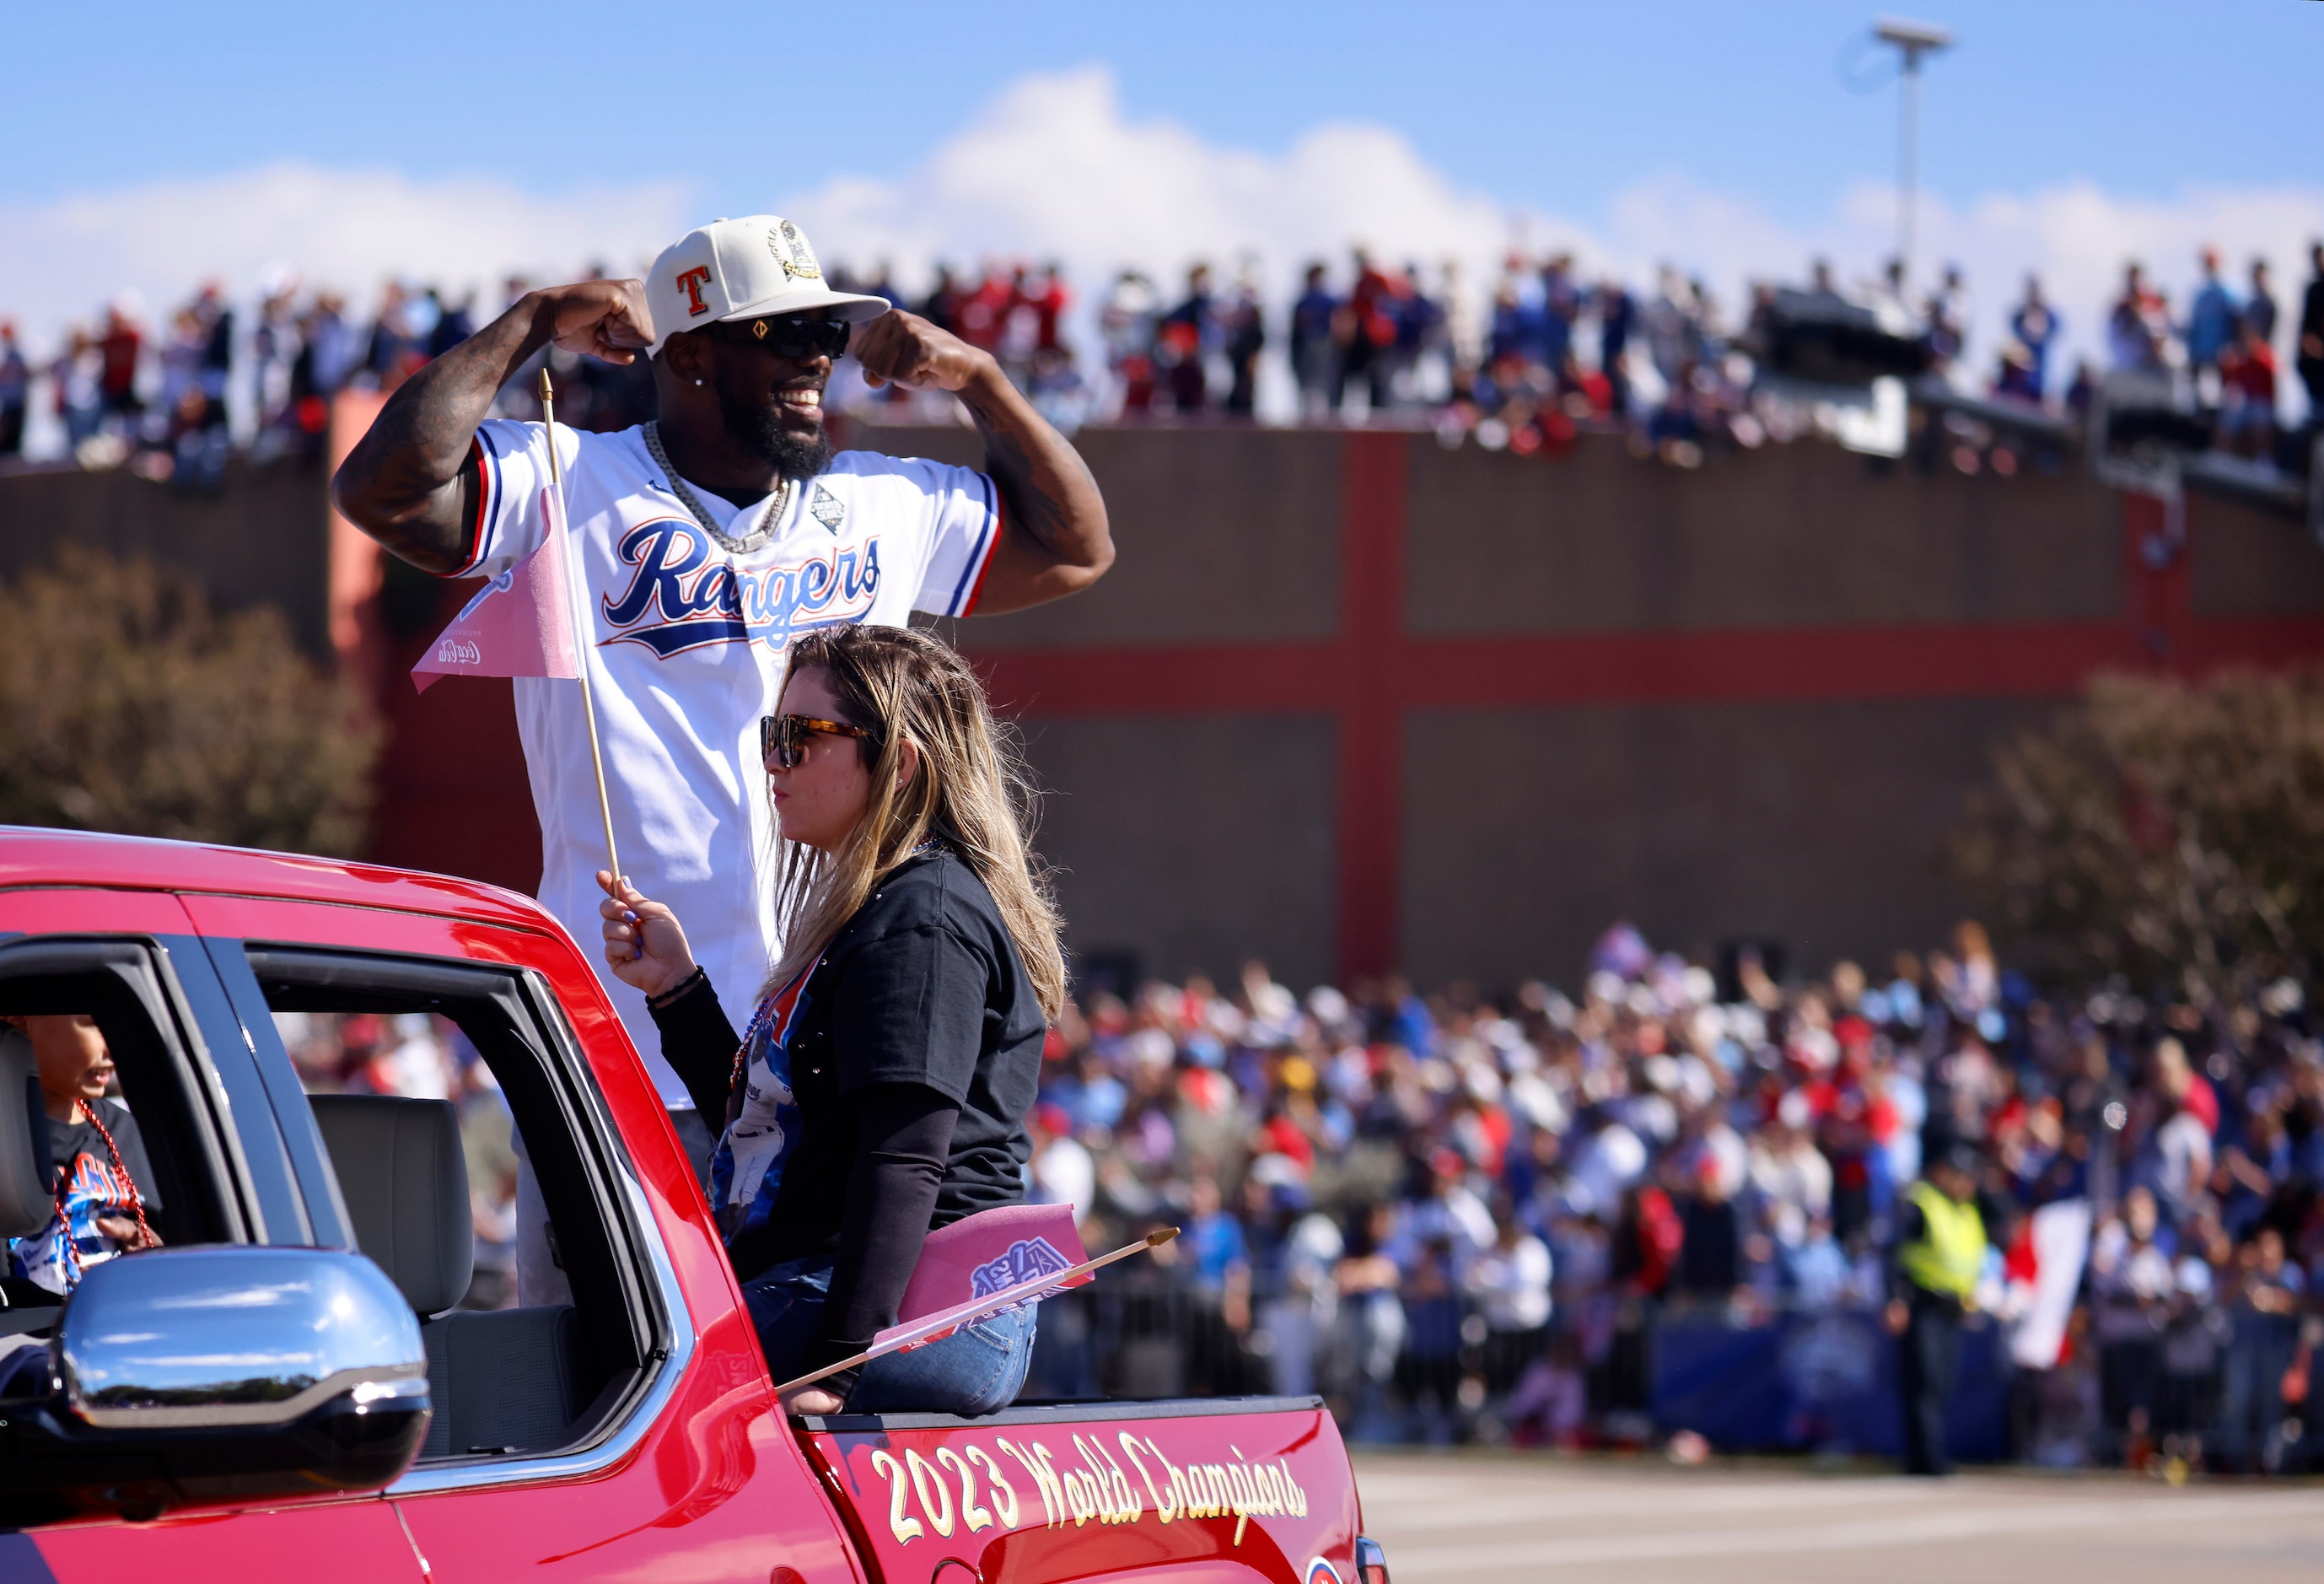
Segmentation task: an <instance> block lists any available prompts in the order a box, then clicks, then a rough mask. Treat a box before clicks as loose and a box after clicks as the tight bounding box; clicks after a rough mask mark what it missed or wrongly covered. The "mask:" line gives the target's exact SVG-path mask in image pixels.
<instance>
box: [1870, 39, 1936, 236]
mask: <svg viewBox="0 0 2324 1584" xmlns="http://www.w3.org/2000/svg"><path fill="white" fill-rule="evenodd" d="M1872 36H1873V37H1874V38H1876V39H1877V40H1879V41H1880V42H1882V43H1884V44H1887V45H1890V46H1893V47H1894V48H1895V51H1896V52H1897V55H1898V57H1899V59H1900V63H1901V64H1902V66H1903V68H1904V88H1903V90H1902V92H1903V97H1902V98H1901V100H1900V101H1899V106H1898V108H1899V112H1900V115H1901V116H1902V125H1900V126H1899V127H1898V129H1897V137H1896V223H1897V239H1896V257H1897V258H1898V260H1899V261H1901V262H1902V263H1903V264H1904V280H1905V281H1910V280H1911V279H1912V278H1913V219H1914V216H1913V210H1914V207H1915V206H1916V205H1917V204H1918V203H1919V201H1920V181H1921V171H1920V162H1921V148H1920V142H1921V60H1922V57H1923V56H1926V55H1933V54H1935V53H1936V52H1937V51H1940V50H1950V49H1951V48H1952V45H1953V35H1952V33H1951V32H1950V31H1949V30H1947V29H1945V28H1941V27H1937V26H1935V25H1934V24H1932V23H1925V22H1905V21H1904V20H1902V19H1900V18H1897V17H1893V16H1884V17H1882V18H1881V19H1880V21H1879V23H1877V25H1876V26H1875V27H1874V28H1873V30H1872Z"/></svg>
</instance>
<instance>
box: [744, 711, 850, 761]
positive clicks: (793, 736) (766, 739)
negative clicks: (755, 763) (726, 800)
mask: <svg viewBox="0 0 2324 1584" xmlns="http://www.w3.org/2000/svg"><path fill="white" fill-rule="evenodd" d="M817 732H823V733H825V734H826V735H828V736H835V737H860V738H862V739H863V740H864V741H866V742H869V741H870V740H871V733H870V732H868V731H865V730H864V729H863V728H862V727H860V726H847V725H844V724H843V723H842V722H840V721H836V720H823V719H819V718H816V717H815V716H812V715H761V717H759V757H760V758H761V759H772V760H773V761H774V762H775V764H776V765H777V766H778V767H779V768H781V769H784V770H797V769H798V767H799V761H800V760H802V759H804V758H806V757H807V738H809V737H811V736H814V735H815V734H816V733H817Z"/></svg>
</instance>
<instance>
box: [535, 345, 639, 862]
mask: <svg viewBox="0 0 2324 1584" xmlns="http://www.w3.org/2000/svg"><path fill="white" fill-rule="evenodd" d="M540 421H541V422H542V423H543V424H544V425H546V426H547V427H548V430H549V484H550V485H551V486H553V487H554V488H555V489H556V491H557V516H558V521H557V522H556V523H553V524H551V529H552V531H553V532H558V533H562V532H563V531H564V529H565V525H566V523H567V516H566V506H565V465H564V463H563V462H562V461H560V460H559V459H558V454H557V387H556V385H554V384H551V383H550V381H549V365H548V364H546V363H544V364H542V365H541V366H540ZM566 549H567V552H568V553H567V556H566V557H565V576H566V580H567V584H568V585H569V584H570V583H571V581H572V579H573V568H574V565H575V563H576V561H577V560H579V558H580V551H578V550H577V549H576V547H574V546H572V545H567V547H566ZM573 593H574V591H573V589H572V588H570V587H567V589H566V591H565V606H566V612H567V616H572V617H573V619H574V620H575V621H576V622H577V623H578V625H576V626H575V627H574V629H573V659H574V666H573V669H574V670H575V671H576V672H579V673H580V676H581V713H582V715H583V716H584V717H585V718H586V719H587V720H588V722H589V765H590V768H591V769H593V770H595V772H596V773H597V813H598V815H599V817H600V818H602V819H603V820H604V821H605V868H606V871H607V873H609V874H611V875H613V885H614V887H615V888H616V890H617V891H618V890H619V888H620V886H621V885H622V855H621V853H620V851H619V849H617V848H615V847H614V845H613V800H612V799H610V798H608V797H607V796H606V795H605V754H604V749H602V748H600V747H599V746H597V699H596V695H595V693H594V692H592V691H591V690H590V687H589V654H590V651H591V650H593V649H595V647H596V645H595V644H592V643H591V642H590V635H593V634H595V632H596V630H597V627H596V624H595V622H592V621H591V620H590V619H589V602H588V601H587V600H583V601H582V602H581V609H580V612H579V614H578V615H577V616H576V615H574V612H573Z"/></svg>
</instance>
